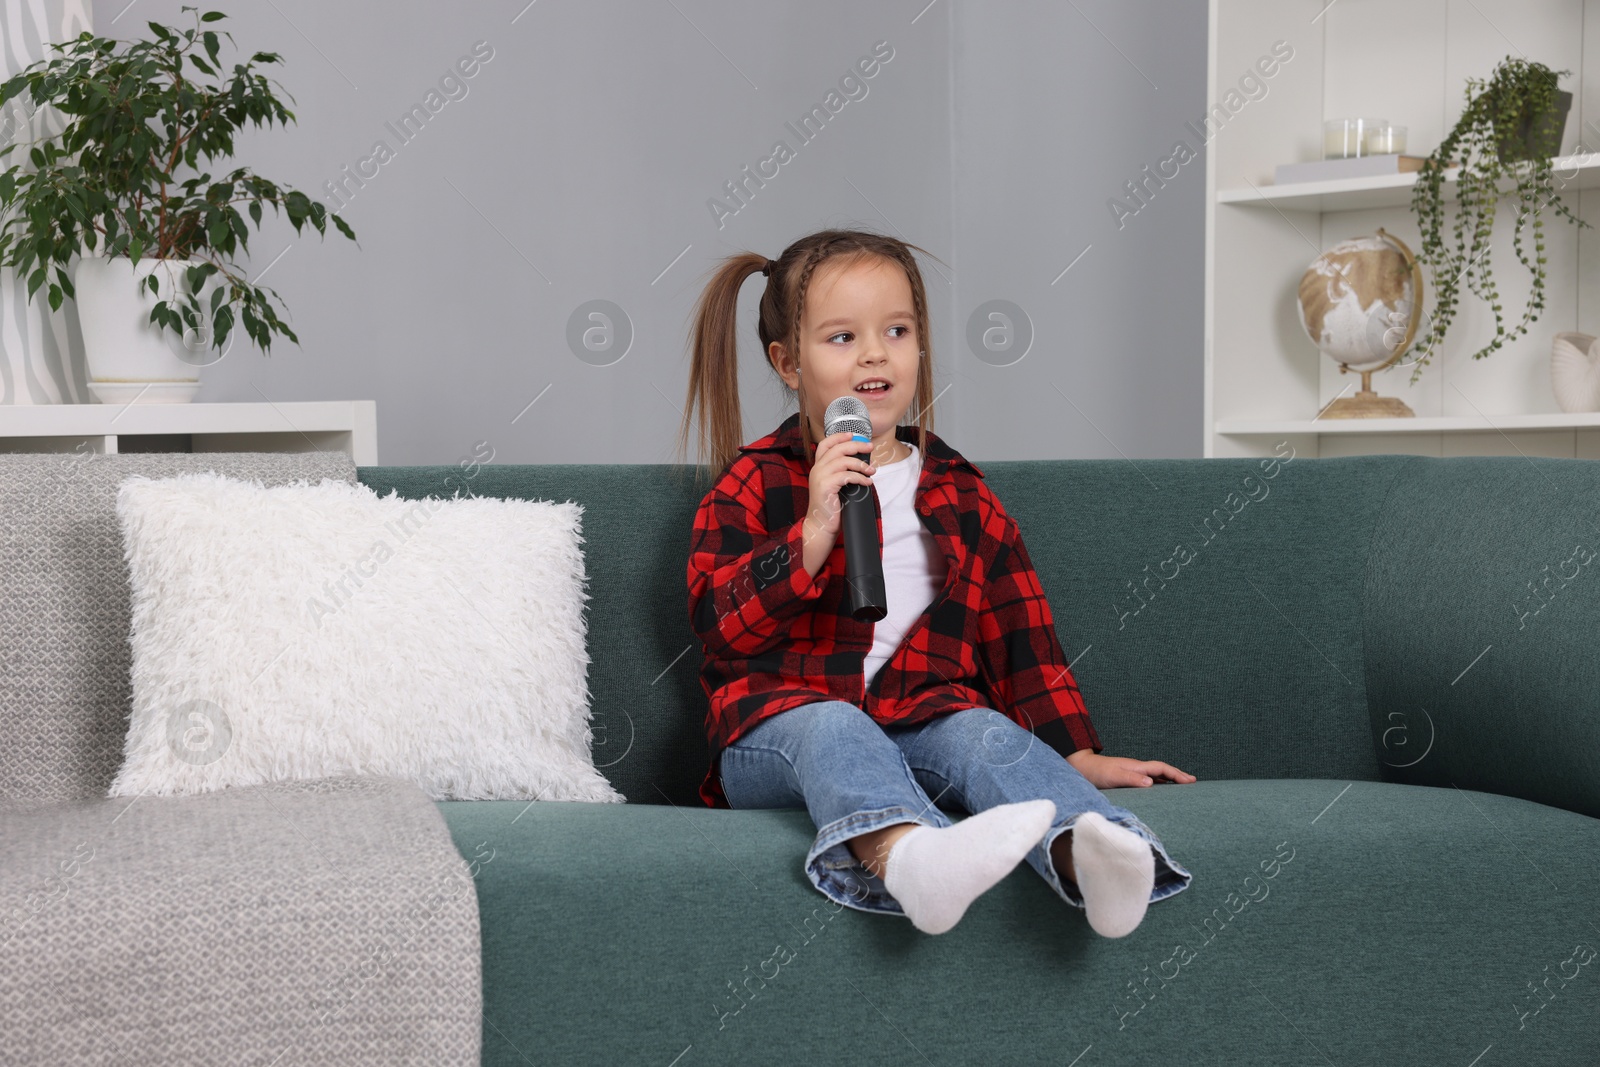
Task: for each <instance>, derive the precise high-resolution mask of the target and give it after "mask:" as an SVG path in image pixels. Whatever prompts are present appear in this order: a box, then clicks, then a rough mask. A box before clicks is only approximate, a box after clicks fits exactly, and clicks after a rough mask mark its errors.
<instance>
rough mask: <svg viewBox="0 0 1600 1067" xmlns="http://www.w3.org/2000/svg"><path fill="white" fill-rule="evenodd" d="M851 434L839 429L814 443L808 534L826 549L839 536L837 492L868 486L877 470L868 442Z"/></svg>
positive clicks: (839, 508)
mask: <svg viewBox="0 0 1600 1067" xmlns="http://www.w3.org/2000/svg"><path fill="white" fill-rule="evenodd" d="M855 436H856V435H855V434H853V433H851V432H850V431H849V430H841V431H839V432H838V433H836V434H831V435H829V436H827V437H824V438H823V439H822V440H821V441H818V442H817V455H816V459H815V460H814V461H813V462H812V465H811V482H810V485H811V503H810V508H809V510H808V511H807V512H806V519H807V521H808V522H809V524H810V526H811V529H810V531H808V533H809V534H814V535H816V536H819V537H822V538H823V539H824V540H825V542H826V543H827V545H828V547H829V548H832V547H833V544H834V542H835V541H837V540H838V538H839V516H840V512H841V510H842V509H841V507H840V502H839V493H840V491H841V490H843V489H844V487H845V486H847V485H850V484H859V485H871V484H872V477H871V476H872V475H873V474H876V473H877V470H878V468H877V467H876V466H874V465H873V464H872V463H871V462H870V456H871V453H872V442H871V441H857V440H856V439H855ZM858 450H859V453H860V454H859V455H858V454H857V451H858Z"/></svg>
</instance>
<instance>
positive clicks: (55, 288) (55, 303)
mask: <svg viewBox="0 0 1600 1067" xmlns="http://www.w3.org/2000/svg"><path fill="white" fill-rule="evenodd" d="M50 310H51V311H60V310H61V287H60V286H59V285H52V286H51V287H50Z"/></svg>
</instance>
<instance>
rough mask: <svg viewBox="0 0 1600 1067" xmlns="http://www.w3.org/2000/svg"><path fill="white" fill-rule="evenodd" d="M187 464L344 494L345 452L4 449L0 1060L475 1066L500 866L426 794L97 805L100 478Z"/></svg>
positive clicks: (350, 783)
mask: <svg viewBox="0 0 1600 1067" xmlns="http://www.w3.org/2000/svg"><path fill="white" fill-rule="evenodd" d="M195 470H215V471H217V472H218V473H219V474H224V475H228V476H232V477H244V478H255V479H259V480H260V481H261V482H262V483H263V484H267V485H279V484H288V483H290V482H294V481H298V480H300V479H307V480H309V481H311V482H313V483H315V482H317V481H319V480H320V479H322V478H324V477H331V478H339V479H342V480H345V481H348V482H352V483H353V482H354V481H355V480H356V479H355V468H354V466H353V464H352V463H351V462H350V459H349V457H348V456H345V455H343V454H342V453H310V454H301V455H292V456H291V455H279V454H271V453H236V454H227V453H203V454H193V455H189V454H172V455H114V456H102V455H90V454H86V453H85V454H72V455H0V1062H4V1063H6V1064H8V1065H10V1064H19V1065H20V1064H28V1065H32V1064H40V1065H44V1064H51V1065H55V1064H66V1063H71V1064H161V1065H167V1067H171V1065H187V1064H194V1065H197V1067H198V1065H202V1064H203V1065H208V1067H209V1065H212V1064H219V1063H241V1064H244V1063H248V1064H259V1065H261V1067H268V1065H276V1067H290V1065H307V1067H311V1065H322V1064H327V1065H330V1067H332V1065H335V1064H338V1065H344V1064H374V1065H376V1064H384V1065H390V1064H418V1065H422V1064H428V1065H434V1064H459V1065H463V1067H465V1065H474V1067H475V1065H476V1064H477V1063H478V1062H479V1057H480V1051H481V1044H482V1025H483V1020H482V1006H483V993H482V976H481V954H480V944H479V929H478V902H477V894H476V891H475V886H474V875H475V874H476V871H477V870H478V869H479V867H481V865H482V864H484V863H487V862H492V860H493V853H492V850H489V849H487V848H485V849H483V850H481V851H482V852H483V853H486V854H473V855H471V856H470V857H468V858H463V856H462V854H461V852H460V851H458V850H457V849H456V847H455V845H454V843H453V842H452V840H451V837H450V832H449V829H448V827H447V826H446V825H445V823H444V820H443V818H442V816H441V815H440V814H439V810H438V808H437V807H436V806H435V805H434V804H433V802H432V801H431V800H430V799H429V798H428V797H427V795H426V794H424V793H423V792H422V790H421V789H420V788H418V787H417V786H415V785H413V784H411V783H409V782H406V781H402V780H399V779H394V778H383V777H373V776H361V777H344V778H322V779H315V780H309V781H290V782H279V783H275V784H271V785H264V786H256V787H251V788H241V789H227V790H222V791H219V792H215V793H209V794H205V795H201V796H193V797H151V796H140V797H134V798H131V799H130V798H127V797H116V798H110V797H107V796H106V792H107V789H108V788H109V785H110V782H111V779H112V778H113V777H114V776H115V773H116V770H117V768H118V766H119V765H120V760H121V754H122V742H123V738H124V737H125V736H126V733H127V726H128V715H129V710H130V707H131V702H132V690H131V684H130V677H129V671H130V666H131V665H130V662H129V645H128V632H129V629H130V626H131V610H130V606H129V604H130V598H129V590H128V582H127V574H126V570H125V563H124V561H123V557H122V537H121V531H120V528H119V526H118V524H117V519H116V512H115V500H116V489H117V486H118V485H119V484H120V483H121V481H122V479H123V478H125V477H128V476H130V475H132V474H144V475H148V476H150V477H165V476H169V475H171V474H176V473H179V472H183V471H195ZM468 851H469V852H470V851H471V850H468ZM469 859H470V863H469Z"/></svg>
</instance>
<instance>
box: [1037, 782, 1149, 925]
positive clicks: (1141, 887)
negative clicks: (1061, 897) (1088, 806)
mask: <svg viewBox="0 0 1600 1067" xmlns="http://www.w3.org/2000/svg"><path fill="white" fill-rule="evenodd" d="M1070 833H1071V834H1072V868H1073V873H1074V874H1075V875H1076V877H1075V878H1074V881H1076V882H1077V884H1078V892H1079V893H1081V894H1082V895H1083V908H1084V912H1085V914H1086V915H1087V916H1088V919H1089V925H1090V926H1091V927H1093V928H1094V932H1095V933H1097V934H1099V935H1100V936H1101V937H1125V936H1127V935H1128V934H1131V933H1132V932H1133V931H1134V928H1135V927H1137V926H1138V925H1139V923H1140V921H1142V920H1143V919H1144V913H1145V909H1146V908H1148V907H1149V906H1150V891H1151V889H1152V888H1154V886H1155V881H1156V857H1155V852H1154V851H1153V850H1152V849H1151V847H1150V843H1149V842H1148V841H1146V840H1145V839H1144V838H1142V837H1140V836H1139V835H1138V834H1136V833H1134V832H1133V831H1132V830H1129V829H1128V828H1127V827H1125V826H1118V825H1117V824H1116V823H1114V822H1112V821H1111V820H1109V819H1107V818H1106V817H1105V816H1104V815H1101V814H1100V813H1099V812H1097V811H1086V812H1084V813H1083V814H1082V815H1080V816H1079V817H1078V821H1077V822H1076V823H1074V824H1073V827H1072V830H1071V831H1070ZM1057 873H1060V872H1057Z"/></svg>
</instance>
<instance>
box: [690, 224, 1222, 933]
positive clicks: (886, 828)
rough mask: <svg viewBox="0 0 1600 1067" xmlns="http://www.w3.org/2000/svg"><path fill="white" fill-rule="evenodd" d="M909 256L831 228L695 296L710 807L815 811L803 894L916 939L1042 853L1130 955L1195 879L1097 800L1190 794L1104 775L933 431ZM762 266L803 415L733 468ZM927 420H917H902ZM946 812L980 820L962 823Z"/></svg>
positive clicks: (974, 502) (924, 314) (1147, 776)
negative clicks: (867, 614) (842, 406)
mask: <svg viewBox="0 0 1600 1067" xmlns="http://www.w3.org/2000/svg"><path fill="white" fill-rule="evenodd" d="M916 247H917V246H915V245H908V244H906V243H904V242H902V241H898V240H896V239H894V238H892V237H886V236H880V235H877V234H872V233H863V232H858V231H854V230H824V231H822V232H820V233H815V234H812V235H811V236H809V237H804V238H801V239H800V240H798V241H796V242H795V243H794V244H792V245H790V246H789V247H788V248H787V249H785V250H784V253H783V255H781V256H779V257H778V259H777V260H776V261H773V260H768V259H766V258H765V257H764V256H760V255H755V254H753V253H745V254H741V255H736V256H731V257H729V258H728V259H727V260H726V261H724V263H723V264H722V265H721V267H720V268H719V269H718V270H717V272H716V275H715V277H713V278H712V280H711V282H710V284H709V285H708V287H707V289H706V291H705V293H704V294H703V296H702V297H701V300H700V304H699V308H698V314H697V322H696V325H695V337H694V350H693V358H692V365H691V369H690V380H689V396H688V403H687V405H686V406H685V409H684V420H683V425H682V427H681V428H680V434H679V450H680V456H681V455H682V454H683V452H684V442H685V440H686V438H687V434H688V427H689V422H690V419H691V417H692V413H693V410H694V406H695V403H696V402H697V401H698V403H699V405H700V411H701V424H700V442H701V451H702V454H705V453H706V452H707V451H709V454H710V457H711V459H710V463H709V468H710V469H711V470H720V471H721V473H720V474H719V475H718V477H717V479H716V482H715V484H714V485H713V486H712V488H711V490H710V492H709V493H707V494H706V496H705V498H704V499H703V500H702V501H701V503H700V506H699V510H698V512H697V513H696V515H695V521H694V531H693V537H692V542H691V547H690V555H689V568H688V570H689V574H688V578H689V617H690V621H691V624H692V625H693V626H694V629H695V632H696V633H697V634H699V636H700V639H701V641H702V642H703V643H704V657H705V658H704V664H703V666H702V669H701V683H702V685H703V686H704V688H705V691H706V695H707V697H708V698H709V701H710V704H709V709H708V713H707V717H706V733H707V737H708V741H709V747H710V753H711V767H710V769H709V770H708V771H707V773H706V776H705V779H704V781H703V782H702V783H701V786H700V797H701V799H702V800H704V801H705V802H706V803H707V804H708V805H710V806H712V807H717V806H725V807H732V808H777V807H798V806H802V805H803V806H804V807H805V808H806V809H807V810H808V811H809V813H810V815H811V818H812V821H813V822H815V824H816V826H817V836H816V839H815V841H814V842H813V843H812V845H811V849H810V851H809V852H808V853H807V854H806V859H805V871H806V874H807V876H808V877H809V878H810V880H811V882H812V884H813V885H815V886H816V887H817V889H818V890H820V891H821V892H822V893H823V894H824V895H826V896H828V897H829V898H831V899H833V900H835V901H838V902H839V903H841V904H845V905H848V906H850V907H853V908H857V909H858V910H861V911H874V912H886V913H890V914H904V915H905V916H907V917H908V918H909V919H910V920H911V922H912V924H913V925H915V926H916V927H917V929H919V930H922V931H924V932H926V933H930V934H938V933H943V932H945V931H947V930H949V929H950V928H951V927H953V926H955V924H956V923H957V922H958V921H959V920H960V919H961V917H962V915H964V914H965V913H966V910H967V907H968V906H969V905H970V904H971V903H972V902H973V901H974V900H976V899H977V897H978V896H979V895H980V894H982V893H983V892H984V891H986V890H987V889H989V888H990V887H991V886H993V885H994V884H995V883H997V882H998V881H1000V879H1001V878H1003V877H1005V875H1006V874H1007V873H1008V872H1010V871H1011V870H1012V869H1013V868H1014V867H1015V866H1016V865H1017V864H1018V863H1019V862H1020V861H1021V860H1022V859H1023V858H1024V857H1026V859H1027V861H1028V863H1029V864H1030V865H1031V866H1032V867H1033V869H1034V870H1036V871H1038V872H1039V874H1040V875H1041V876H1042V877H1043V878H1044V880H1045V882H1046V883H1047V884H1048V885H1049V886H1050V888H1051V889H1053V890H1054V891H1055V892H1056V893H1057V894H1058V895H1059V896H1061V897H1062V898H1063V899H1064V900H1066V901H1067V902H1068V903H1069V904H1071V905H1073V906H1074V907H1077V908H1081V909H1083V910H1084V912H1085V914H1086V917H1087V919H1088V922H1089V925H1090V926H1091V927H1092V928H1093V929H1094V930H1095V931H1096V932H1097V933H1099V934H1101V935H1102V936H1105V937H1123V936H1125V935H1127V934H1128V933H1131V932H1132V931H1133V929H1134V928H1135V927H1137V926H1138V925H1139V922H1140V920H1141V919H1143V918H1144V913H1145V909H1146V907H1147V906H1148V905H1149V904H1150V903H1152V902H1154V901H1157V900H1163V899H1165V898H1166V897H1169V896H1172V895H1173V894H1174V893H1178V892H1181V891H1182V890H1183V889H1185V888H1187V887H1188V884H1189V882H1190V880H1191V878H1192V877H1193V876H1192V875H1191V874H1190V873H1189V872H1188V871H1187V870H1185V869H1184V868H1183V867H1181V866H1179V865H1178V864H1177V863H1174V862H1173V861H1172V859H1171V858H1170V857H1169V856H1168V855H1167V852H1166V849H1165V847H1163V845H1162V844H1161V842H1160V841H1159V840H1157V839H1156V836H1155V834H1153V833H1152V832H1151V831H1150V829H1149V828H1148V827H1147V826H1145V825H1144V823H1142V822H1141V821H1140V820H1139V819H1138V818H1137V817H1136V816H1135V815H1134V814H1133V813H1132V812H1130V811H1128V810H1126V809H1124V808H1120V807H1117V806H1116V805H1114V804H1111V803H1110V802H1108V801H1107V800H1106V799H1105V797H1104V796H1102V795H1101V793H1100V790H1102V789H1110V788H1113V787H1117V786H1148V785H1151V784H1152V783H1153V781H1154V780H1156V779H1157V778H1164V779H1166V780H1168V781H1171V782H1193V781H1195V777H1194V775H1192V774H1187V773H1185V772H1184V771H1181V770H1179V769H1178V768H1176V767H1173V766H1172V765H1170V764H1167V763H1162V762H1160V761H1157V760H1136V759H1130V758H1126V757H1117V756H1106V755H1101V750H1102V748H1103V746H1102V745H1101V744H1100V741H1099V738H1098V736H1097V735H1096V733H1095V730H1094V727H1093V725H1092V724H1091V723H1090V721H1089V714H1088V711H1087V709H1086V708H1085V707H1084V704H1083V698H1082V697H1081V696H1080V694H1079V692H1078V686H1077V684H1076V683H1075V682H1074V680H1073V677H1072V673H1071V671H1069V670H1068V667H1067V661H1066V657H1065V655H1064V654H1063V652H1062V649H1061V646H1060V643H1059V641H1058V640H1057V638H1056V632H1055V624H1054V622H1053V621H1052V618H1051V613H1050V608H1049V605H1048V604H1047V603H1046V601H1045V596H1044V590H1043V588H1042V587H1041V585H1040V583H1039V579H1038V576H1037V575H1036V574H1035V573H1034V570H1033V565H1032V563H1031V561H1030V560H1029V557H1028V553H1027V550H1026V549H1025V548H1024V547H1023V544H1022V537H1021V534H1020V532H1019V531H1018V529H1017V524H1016V522H1015V521H1014V520H1013V519H1012V518H1011V517H1010V516H1009V515H1008V514H1007V513H1006V511H1005V509H1004V508H1003V507H1001V505H1000V501H999V499H998V498H997V497H996V496H995V495H994V493H993V492H991V491H990V489H989V488H988V486H987V485H986V484H984V482H983V472H982V471H980V470H979V469H978V468H977V467H976V466H974V465H973V464H972V462H971V461H969V460H967V459H965V458H964V457H963V456H962V455H961V454H960V453H959V452H957V451H955V449H953V448H951V447H950V446H949V445H947V444H945V443H944V442H943V441H941V440H940V439H939V438H938V437H936V436H934V434H933V433H932V431H931V426H932V419H931V413H930V410H929V409H930V407H931V406H932V401H933V366H932V360H931V359H930V358H929V357H928V350H929V349H930V348H931V347H932V344H931V342H930V341H929V337H928V303H927V296H926V294H925V292H924V290H923V285H922V275H921V272H920V271H919V270H918V269H917V264H916V261H915V260H914V259H913V258H912V256H911V252H910V249H912V248H916ZM918 251H922V249H918ZM756 271H760V272H761V273H762V274H764V275H766V276H767V282H766V287H765V289H764V290H763V291H762V294H761V308H760V319H759V322H758V324H757V329H758V332H759V334H760V337H761V343H762V348H763V352H764V353H765V355H766V358H767V359H768V361H769V362H770V363H771V365H772V367H773V369H774V370H775V371H776V372H777V375H778V377H779V378H781V379H782V381H783V383H784V385H785V386H787V387H788V388H789V389H790V390H792V391H793V392H794V393H795V395H796V400H797V405H798V411H797V412H796V413H795V414H793V415H791V416H789V418H788V419H786V420H785V421H784V422H783V424H782V425H780V426H779V427H778V428H777V430H775V431H774V432H772V433H770V434H768V435H767V436H765V437H762V438H760V439H759V440H757V441H755V442H753V443H751V444H748V445H744V446H742V447H741V446H740V445H739V440H740V438H741V437H742V435H743V434H742V425H743V424H742V421H741V418H740V412H739V387H738V376H737V368H738V344H737V334H736V331H735V329H734V319H735V308H736V305H737V302H738V296H739V288H740V285H741V283H742V282H743V281H744V280H745V279H746V278H747V277H749V276H750V275H751V274H753V273H755V272H756ZM841 396H856V397H859V398H861V400H862V401H863V402H864V403H865V404H866V407H867V411H868V412H869V414H870V416H871V420H872V439H871V441H870V442H868V441H867V440H866V438H865V437H864V436H861V437H853V435H852V434H850V433H848V432H843V433H836V434H833V435H831V436H824V435H823V429H824V426H823V416H824V412H825V411H826V409H827V406H828V404H829V403H831V402H832V401H833V400H835V399H836V398H838V397H841ZM913 404H914V405H915V414H914V416H913V418H914V419H915V425H914V426H913V425H904V426H902V425H900V422H901V419H902V418H904V417H905V415H906V413H907V411H908V410H909V409H911V408H912V407H913ZM708 422H709V425H710V429H709V433H708V432H707V423H708ZM852 484H858V485H865V486H868V487H870V488H869V490H867V492H868V494H869V498H870V499H871V500H872V503H873V509H874V512H875V514H876V516H877V523H878V530H879V535H880V540H881V544H882V551H883V575H884V582H885V588H886V599H887V608H888V615H887V616H886V617H885V618H883V619H881V620H879V621H878V622H876V623H873V622H862V621H858V620H856V619H855V617H854V616H853V615H852V614H851V611H850V607H849V597H848V596H847V595H846V593H847V591H846V589H845V560H844V544H843V538H842V537H841V536H840V510H841V509H840V503H839V493H840V491H841V490H842V489H844V487H846V486H848V485H852ZM856 492H861V491H860V490H857V491H856ZM719 757H720V758H719ZM719 764H720V765H719ZM930 794H931V795H930ZM939 802H944V803H946V804H947V805H954V806H956V807H958V808H960V809H962V810H964V811H965V812H967V813H968V814H967V816H966V817H965V818H963V819H962V820H961V821H960V822H952V820H951V819H950V818H949V817H948V816H947V815H946V814H945V813H944V812H943V811H941V810H940V809H939V808H938V807H936V806H935V805H936V804H937V803H939Z"/></svg>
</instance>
